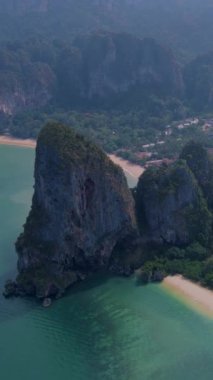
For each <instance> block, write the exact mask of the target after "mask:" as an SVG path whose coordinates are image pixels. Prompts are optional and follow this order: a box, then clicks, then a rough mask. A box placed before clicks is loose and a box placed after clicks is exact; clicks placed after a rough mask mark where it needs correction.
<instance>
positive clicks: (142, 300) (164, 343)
mask: <svg viewBox="0 0 213 380" xmlns="http://www.w3.org/2000/svg"><path fill="white" fill-rule="evenodd" d="M33 160H34V151H33V150H31V149H22V148H16V147H6V146H0V288H1V291H2V288H3V284H4V281H5V280H6V279H7V278H11V277H13V276H14V275H15V270H16V269H15V268H16V254H15V251H14V241H15V239H16V237H17V235H18V234H19V233H20V231H21V228H22V225H23V223H24V221H25V217H26V215H27V213H28V210H29V207H30V201H31V195H32V184H33ZM131 181H132V180H131ZM132 183H133V182H131V184H132ZM212 378H213V321H212V320H209V319H208V318H206V317H204V316H202V315H199V314H198V313H196V312H194V311H193V310H191V309H190V308H188V307H187V306H185V305H184V304H182V303H181V302H180V301H178V300H177V299H175V298H173V297H172V296H170V295H168V294H167V293H166V292H165V291H164V290H163V289H162V287H161V286H158V285H151V286H147V287H138V286H136V285H135V281H134V279H123V278H115V277H114V278H98V277H96V278H94V279H91V280H89V281H87V282H85V283H82V284H80V285H78V286H76V287H74V288H73V289H72V290H71V291H70V292H69V294H68V295H67V297H65V298H63V299H61V300H59V301H57V302H55V303H54V304H53V306H52V307H51V308H49V309H43V308H42V307H41V306H40V305H39V304H38V303H36V302H35V301H33V300H27V299H12V300H5V299H4V298H3V297H2V295H0V380H13V379H16V380H38V379H39V380H212Z"/></svg>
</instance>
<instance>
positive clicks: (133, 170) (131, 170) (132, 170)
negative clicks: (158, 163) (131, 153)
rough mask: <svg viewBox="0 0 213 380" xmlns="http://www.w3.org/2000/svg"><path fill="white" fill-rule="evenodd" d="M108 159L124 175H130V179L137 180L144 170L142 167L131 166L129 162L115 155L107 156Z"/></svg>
mask: <svg viewBox="0 0 213 380" xmlns="http://www.w3.org/2000/svg"><path fill="white" fill-rule="evenodd" d="M109 157H110V158H111V160H112V161H113V162H114V163H115V164H116V165H118V166H120V167H121V168H122V169H123V170H124V171H125V172H126V173H128V174H130V175H131V176H132V177H135V178H139V177H140V175H141V174H143V172H144V170H145V169H144V168H143V167H142V166H140V165H136V164H132V163H131V162H129V161H127V160H124V159H123V158H120V157H118V156H116V155H115V154H109Z"/></svg>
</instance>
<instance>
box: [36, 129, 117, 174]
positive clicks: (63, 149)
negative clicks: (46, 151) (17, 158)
mask: <svg viewBox="0 0 213 380" xmlns="http://www.w3.org/2000/svg"><path fill="white" fill-rule="evenodd" d="M45 145H46V146H48V147H49V148H50V149H51V150H53V151H55V152H57V154H58V157H59V159H60V161H58V165H62V166H64V165H66V166H67V165H71V164H75V165H77V164H79V163H80V164H82V165H85V166H86V165H87V162H88V161H89V160H90V161H91V160H92V162H93V165H94V168H95V166H96V165H99V164H100V165H103V164H104V165H105V170H106V168H108V170H109V173H113V174H117V175H121V176H122V177H123V172H122V169H121V168H120V167H119V166H117V165H115V164H114V163H113V162H112V161H111V160H110V159H109V158H108V157H107V155H106V154H105V153H104V152H103V151H102V150H101V149H100V148H99V147H98V146H97V145H95V144H94V143H92V142H90V141H89V140H87V139H86V138H85V137H84V136H82V135H80V134H78V133H76V132H75V131H74V130H73V129H71V128H69V127H67V126H65V125H63V124H59V123H54V122H50V123H48V124H46V126H45V127H44V128H42V130H41V132H40V134H39V137H38V142H37V150H38V151H39V149H43V148H44V147H45Z"/></svg>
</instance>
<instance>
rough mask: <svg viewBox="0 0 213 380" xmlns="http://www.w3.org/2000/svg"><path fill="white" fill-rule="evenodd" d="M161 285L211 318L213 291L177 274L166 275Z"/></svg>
mask: <svg viewBox="0 0 213 380" xmlns="http://www.w3.org/2000/svg"><path fill="white" fill-rule="evenodd" d="M162 286H163V287H164V288H166V289H167V290H169V291H172V293H174V294H176V295H177V296H180V297H182V298H183V299H184V300H185V301H186V302H187V303H189V304H190V305H191V306H192V307H193V308H195V309H197V310H199V311H202V312H204V313H205V314H207V315H208V316H210V317H211V318H213V291H211V290H209V289H206V288H203V287H202V286H200V285H199V284H195V283H193V282H192V281H189V280H187V279H185V278H183V277H182V276H178V275H177V276H168V277H166V278H165V280H164V281H163V285H162Z"/></svg>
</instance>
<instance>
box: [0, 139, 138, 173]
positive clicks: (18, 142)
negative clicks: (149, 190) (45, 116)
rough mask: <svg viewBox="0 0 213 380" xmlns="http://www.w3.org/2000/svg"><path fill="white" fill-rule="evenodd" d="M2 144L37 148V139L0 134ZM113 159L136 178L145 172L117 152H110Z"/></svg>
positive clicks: (0, 143)
mask: <svg viewBox="0 0 213 380" xmlns="http://www.w3.org/2000/svg"><path fill="white" fill-rule="evenodd" d="M0 145H13V146H20V147H22V148H35V147H36V140H33V139H19V138H15V137H11V136H5V135H2V136H0ZM109 157H110V158H111V160H112V161H113V162H114V163H115V164H117V165H119V166H120V167H121V168H122V169H123V170H124V171H125V172H126V173H128V174H130V175H131V176H132V177H134V178H136V179H137V178H139V177H140V175H141V174H142V173H143V172H144V168H142V167H141V166H139V165H135V164H132V163H131V162H129V161H127V160H123V159H122V158H120V157H117V156H116V155H115V154H109Z"/></svg>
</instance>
